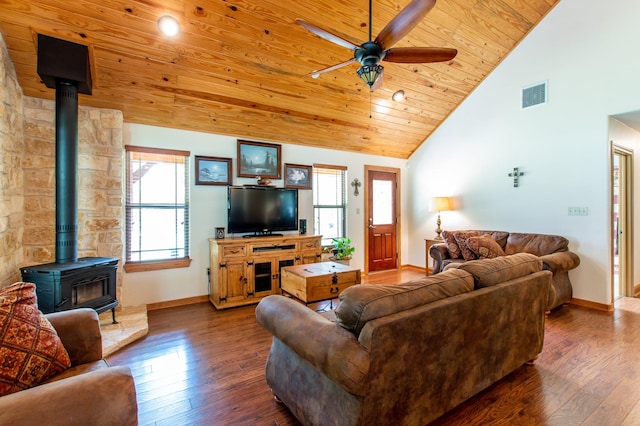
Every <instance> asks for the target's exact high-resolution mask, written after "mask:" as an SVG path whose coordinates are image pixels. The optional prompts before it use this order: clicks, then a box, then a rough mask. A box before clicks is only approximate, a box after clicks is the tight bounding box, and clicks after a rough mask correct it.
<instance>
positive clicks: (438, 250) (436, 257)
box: [429, 243, 449, 275]
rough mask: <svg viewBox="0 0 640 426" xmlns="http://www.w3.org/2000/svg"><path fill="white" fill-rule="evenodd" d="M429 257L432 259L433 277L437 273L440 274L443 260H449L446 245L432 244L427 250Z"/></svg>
mask: <svg viewBox="0 0 640 426" xmlns="http://www.w3.org/2000/svg"><path fill="white" fill-rule="evenodd" d="M429 256H431V258H432V259H433V272H432V274H433V275H435V274H437V273H438V272H442V269H443V267H444V266H443V262H444V260H445V259H448V258H449V250H447V245H446V244H445V243H438V244H433V245H432V246H431V247H430V248H429Z"/></svg>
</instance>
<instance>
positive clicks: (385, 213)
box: [366, 169, 398, 272]
mask: <svg viewBox="0 0 640 426" xmlns="http://www.w3.org/2000/svg"><path fill="white" fill-rule="evenodd" d="M366 179H367V188H366V189H367V191H366V194H367V200H366V206H367V211H366V215H367V240H368V242H367V248H368V250H367V253H368V256H367V257H368V262H367V264H368V270H369V271H370V272H373V271H382V270H385V269H395V268H397V267H398V241H397V235H398V223H397V218H398V211H397V210H398V206H397V200H398V171H397V170H374V169H366Z"/></svg>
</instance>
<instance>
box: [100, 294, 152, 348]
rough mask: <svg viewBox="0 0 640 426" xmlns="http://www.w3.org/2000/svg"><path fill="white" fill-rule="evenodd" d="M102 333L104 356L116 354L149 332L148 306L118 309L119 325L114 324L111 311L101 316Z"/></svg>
mask: <svg viewBox="0 0 640 426" xmlns="http://www.w3.org/2000/svg"><path fill="white" fill-rule="evenodd" d="M99 317H100V329H101V331H102V355H103V356H105V357H106V356H107V355H111V354H112V353H114V352H116V351H117V350H119V349H121V348H123V347H125V346H126V345H128V344H129V343H132V342H134V341H136V340H138V339H141V338H143V337H144V336H146V335H147V333H148V332H149V323H148V320H147V307H146V306H144V305H143V306H127V307H124V308H118V309H116V321H118V323H117V324H113V323H112V318H111V311H110V310H109V311H105V312H103V313H101V314H100V315H99Z"/></svg>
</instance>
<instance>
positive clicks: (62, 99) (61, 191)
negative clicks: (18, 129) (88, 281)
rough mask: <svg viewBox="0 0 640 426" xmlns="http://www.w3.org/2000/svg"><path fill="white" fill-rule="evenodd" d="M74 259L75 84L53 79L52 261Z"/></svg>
mask: <svg viewBox="0 0 640 426" xmlns="http://www.w3.org/2000/svg"><path fill="white" fill-rule="evenodd" d="M77 260H78V85H77V83H76V82H74V81H67V80H62V79H59V80H56V263H67V262H75V261H77Z"/></svg>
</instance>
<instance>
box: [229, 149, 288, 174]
mask: <svg viewBox="0 0 640 426" xmlns="http://www.w3.org/2000/svg"><path fill="white" fill-rule="evenodd" d="M256 176H260V177H261V178H269V179H282V160H281V158H280V145H276V144H270V143H262V142H249V141H243V140H238V177H247V178H255V177H256Z"/></svg>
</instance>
